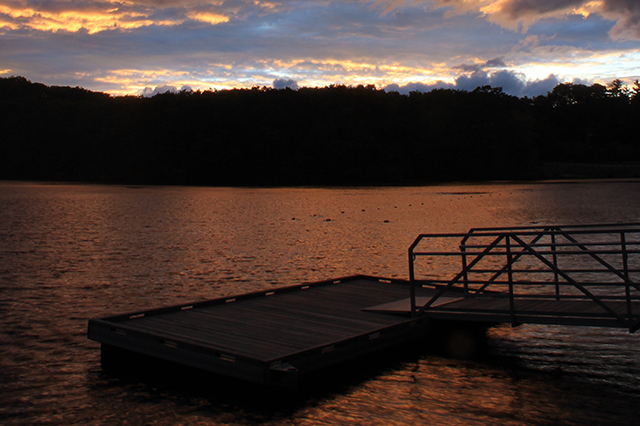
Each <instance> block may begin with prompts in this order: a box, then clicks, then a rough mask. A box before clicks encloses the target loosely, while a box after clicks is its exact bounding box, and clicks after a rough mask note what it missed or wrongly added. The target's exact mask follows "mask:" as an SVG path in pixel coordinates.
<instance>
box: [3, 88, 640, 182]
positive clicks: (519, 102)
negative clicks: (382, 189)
mask: <svg viewBox="0 0 640 426" xmlns="http://www.w3.org/2000/svg"><path fill="white" fill-rule="evenodd" d="M639 93H640V87H639V85H638V82H637V81H636V84H635V87H633V88H631V89H629V88H627V87H626V86H624V85H623V84H622V82H620V81H619V80H616V81H614V82H612V84H611V85H610V87H608V88H607V87H605V86H602V85H599V84H594V85H592V86H585V85H581V84H571V83H566V84H560V85H558V86H556V87H555V88H554V89H553V91H552V92H550V93H548V94H547V95H544V96H538V97H536V98H533V99H532V98H517V97H514V96H510V95H507V94H505V93H503V92H502V90H501V89H499V88H492V87H489V86H484V87H479V88H477V89H475V90H473V91H471V92H468V91H461V90H450V89H441V90H433V91H431V92H428V93H418V92H413V93H411V94H409V95H408V96H405V95H401V94H399V93H397V92H389V93H387V92H384V91H382V90H377V89H376V88H375V87H374V86H366V87H363V86H358V87H346V86H340V85H338V86H329V87H325V88H301V89H299V90H296V91H294V90H290V89H282V90H276V89H271V88H253V89H236V90H224V91H203V92H201V91H195V92H191V91H189V92H186V91H183V92H180V93H165V94H160V95H156V96H154V97H152V98H143V97H135V96H125V97H112V96H109V95H107V94H104V93H97V92H91V91H88V90H85V89H82V88H70V87H55V86H52V87H49V86H45V85H43V84H37V83H31V82H29V81H28V80H26V79H25V78H22V77H11V78H1V79H0V112H1V115H0V117H1V118H0V122H1V126H2V137H1V142H0V179H5V180H6V179H10V180H46V181H82V182H104V183H128V184H186V185H247V186H249V185H251V186H253V185H256V186H272V185H398V184H422V183H429V182H443V181H472V180H495V179H509V180H513V179H538V178H541V177H544V176H543V175H542V174H541V170H542V167H541V165H542V164H543V163H545V162H590V163H602V162H637V161H640V140H639V138H638V130H637V123H638V118H640V97H639V96H638V95H639Z"/></svg>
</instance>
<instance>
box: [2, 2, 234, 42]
mask: <svg viewBox="0 0 640 426" xmlns="http://www.w3.org/2000/svg"><path fill="white" fill-rule="evenodd" d="M56 5H57V7H55V8H51V10H48V9H47V8H46V7H42V8H40V9H37V8H33V7H31V6H26V5H25V4H20V3H6V4H0V14H1V15H0V28H5V29H11V30H16V29H19V28H28V29H32V30H38V31H50V32H57V31H68V32H78V31H80V30H86V31H87V32H88V33H89V34H95V33H98V32H101V31H106V30H115V29H119V30H131V29H136V28H140V27H146V26H151V25H158V26H175V25H180V24H182V23H184V22H185V21H186V20H187V19H192V20H197V21H201V22H205V23H208V24H211V25H216V24H220V23H224V22H228V21H229V18H228V17H226V16H224V15H222V14H218V13H212V12H198V11H188V12H186V13H184V14H182V15H181V14H179V13H177V14H174V15H172V16H169V15H167V16H165V15H162V14H158V16H156V12H157V9H156V8H154V7H151V6H144V5H136V4H133V3H126V2H122V3H120V2H109V1H106V2H96V3H91V4H86V5H82V6H77V5H76V4H68V5H67V3H65V2H60V3H57V4H56ZM2 15H4V17H3V16H2Z"/></svg>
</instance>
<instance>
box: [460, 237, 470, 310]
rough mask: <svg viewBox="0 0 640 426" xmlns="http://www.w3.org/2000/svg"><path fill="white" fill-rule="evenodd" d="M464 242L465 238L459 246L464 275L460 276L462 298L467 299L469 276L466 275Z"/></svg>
mask: <svg viewBox="0 0 640 426" xmlns="http://www.w3.org/2000/svg"><path fill="white" fill-rule="evenodd" d="M466 242H467V239H466V238H465V239H464V240H463V242H462V244H461V245H460V251H461V252H462V270H463V271H464V275H463V276H462V284H463V285H464V297H465V298H466V297H469V275H468V273H467V255H466V253H465V252H466V250H467V248H466Z"/></svg>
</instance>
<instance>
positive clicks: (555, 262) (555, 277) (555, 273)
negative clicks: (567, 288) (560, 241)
mask: <svg viewBox="0 0 640 426" xmlns="http://www.w3.org/2000/svg"><path fill="white" fill-rule="evenodd" d="M551 231H552V232H553V230H551ZM551 251H552V252H553V266H554V269H553V282H554V283H555V285H556V300H560V284H559V282H560V280H559V275H558V255H557V254H556V234H553V233H552V234H551Z"/></svg>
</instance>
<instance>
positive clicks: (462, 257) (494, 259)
mask: <svg viewBox="0 0 640 426" xmlns="http://www.w3.org/2000/svg"><path fill="white" fill-rule="evenodd" d="M418 268H419V269H418ZM419 272H420V274H419ZM409 277H410V281H411V313H412V316H418V315H421V314H423V313H425V312H428V311H430V310H434V309H436V307H435V305H436V301H438V300H439V299H440V298H442V297H443V296H447V297H450V296H451V295H452V294H455V295H456V297H461V298H474V297H475V298H478V297H502V298H504V297H508V299H509V312H508V313H509V315H510V316H511V318H512V323H513V324H516V323H517V317H518V313H519V312H518V305H519V303H518V302H519V301H522V300H527V299H529V300H531V299H535V300H538V301H544V300H551V301H564V302H571V301H589V302H591V303H593V304H595V305H597V306H599V307H600V308H601V309H600V311H601V312H602V314H603V315H606V316H608V317H610V318H613V319H615V320H616V321H617V323H618V326H624V327H627V328H628V329H629V331H630V332H634V331H636V330H638V328H640V285H639V284H638V283H639V282H640V280H639V278H640V223H616V224H594V225H551V226H527V227H509V228H476V229H471V230H470V231H469V232H467V233H464V234H422V235H419V236H418V237H417V238H416V239H415V241H414V242H413V244H411V247H409ZM417 285H424V286H436V288H437V291H436V294H435V295H434V296H433V297H432V298H431V299H430V300H429V301H428V302H427V303H425V304H424V305H422V306H416V290H415V289H416V286H417ZM622 302H624V309H621V306H622ZM556 305H557V304H556ZM565 305H568V303H566V304H565ZM556 308H557V306H556ZM543 314H544V315H547V316H549V315H553V313H542V312H541V313H540V315H543ZM587 315H589V314H588V313H585V316H587Z"/></svg>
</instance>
